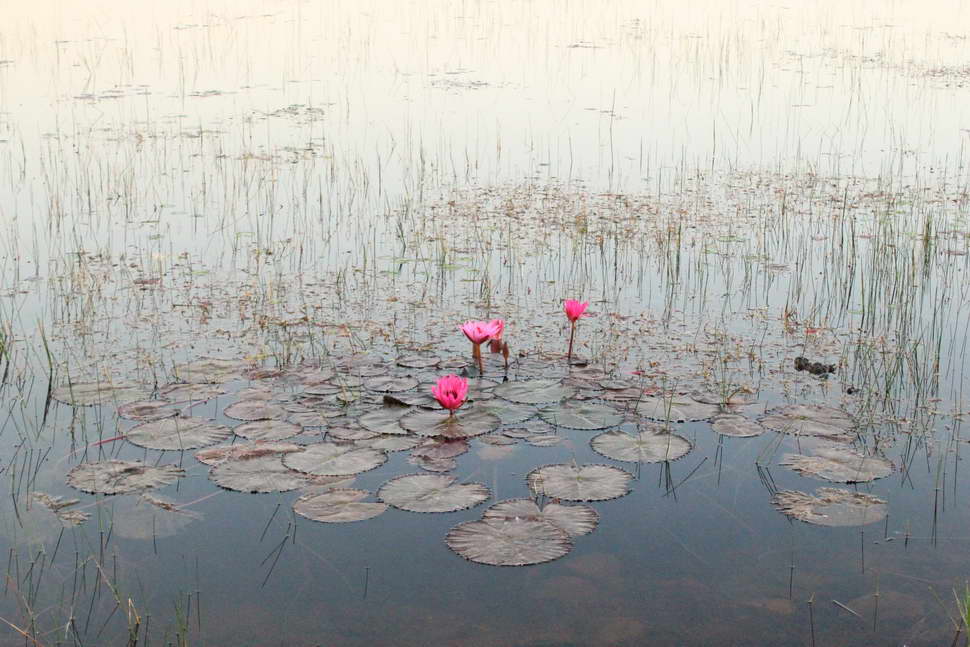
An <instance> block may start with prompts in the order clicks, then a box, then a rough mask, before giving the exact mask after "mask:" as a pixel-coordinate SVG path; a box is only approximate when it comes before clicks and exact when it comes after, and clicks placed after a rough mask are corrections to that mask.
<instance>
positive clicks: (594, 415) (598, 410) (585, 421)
mask: <svg viewBox="0 0 970 647" xmlns="http://www.w3.org/2000/svg"><path fill="white" fill-rule="evenodd" d="M539 417H540V418H542V419H543V420H545V421H546V422H548V423H549V424H551V425H556V426H558V427H568V428H570V429H585V430H593V429H606V428H607V427H615V426H616V425H618V424H620V423H621V422H623V414H621V413H620V412H619V411H617V410H616V409H614V408H613V407H610V406H607V405H605V404H593V403H588V402H563V403H561V404H557V405H554V406H551V407H546V408H545V409H541V410H540V411H539Z"/></svg>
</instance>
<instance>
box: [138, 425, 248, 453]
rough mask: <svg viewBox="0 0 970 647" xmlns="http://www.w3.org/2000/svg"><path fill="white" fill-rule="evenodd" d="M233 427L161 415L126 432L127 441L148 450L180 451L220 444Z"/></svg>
mask: <svg viewBox="0 0 970 647" xmlns="http://www.w3.org/2000/svg"><path fill="white" fill-rule="evenodd" d="M230 436H232V429H230V428H229V427H226V426H225V425H217V424H216V423H214V422H212V421H211V420H207V419H206V418H194V417H188V418H182V417H177V418H162V419H161V420H153V421H152V422H144V423H142V424H140V425H135V426H134V427H132V428H131V429H129V430H128V432H127V433H126V434H125V438H126V439H127V440H128V442H130V443H132V444H135V445H138V446H139V447H146V448H148V449H161V450H173V451H180V450H185V449H198V448H199V447H208V446H209V445H215V444H216V443H221V442H222V441H224V440H226V439H227V438H229V437H230Z"/></svg>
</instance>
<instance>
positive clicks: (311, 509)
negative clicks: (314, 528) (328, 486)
mask: <svg viewBox="0 0 970 647" xmlns="http://www.w3.org/2000/svg"><path fill="white" fill-rule="evenodd" d="M369 496H370V492H367V491H366V490H351V489H340V488H337V489H332V490H329V491H327V492H322V493H320V494H305V495H303V496H301V497H300V498H299V499H297V500H296V502H295V503H293V511H294V512H296V513H297V514H298V515H300V516H301V517H306V518H307V519H311V520H312V521H320V522H323V523H349V522H352V521H364V520H365V519H373V518H374V517H376V516H378V515H380V514H383V513H384V512H385V511H386V510H387V504H385V503H365V502H363V499H366V498H367V497H369Z"/></svg>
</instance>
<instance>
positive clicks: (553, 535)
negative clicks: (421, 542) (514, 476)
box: [445, 518, 572, 566]
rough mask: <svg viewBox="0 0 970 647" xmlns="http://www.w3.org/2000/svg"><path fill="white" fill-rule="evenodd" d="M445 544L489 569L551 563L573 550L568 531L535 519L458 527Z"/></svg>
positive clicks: (467, 524)
mask: <svg viewBox="0 0 970 647" xmlns="http://www.w3.org/2000/svg"><path fill="white" fill-rule="evenodd" d="M445 543H446V544H448V547H449V548H451V549H452V550H453V551H455V552H456V553H458V554H459V555H461V556H462V557H464V558H465V559H467V560H469V561H472V562H477V563H479V564H487V565H489V566H528V565H530V564H542V563H544V562H551V561H552V560H554V559H558V558H560V557H562V556H563V555H566V554H567V553H568V552H569V551H570V550H572V541H570V539H569V535H568V534H566V532H565V531H563V530H561V529H559V528H557V527H556V526H554V525H552V524H551V523H548V522H546V521H538V520H534V519H516V518H510V519H506V518H500V519H483V520H481V521H468V522H465V523H463V524H459V525H457V526H455V527H454V528H452V529H451V531H449V532H448V535H447V536H446V537H445Z"/></svg>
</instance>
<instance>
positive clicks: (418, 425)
mask: <svg viewBox="0 0 970 647" xmlns="http://www.w3.org/2000/svg"><path fill="white" fill-rule="evenodd" d="M398 422H399V424H400V425H401V427H403V428H404V429H407V430H408V431H413V432H414V433H416V434H418V435H419V436H440V437H442V438H449V439H453V440H457V439H460V438H473V437H475V436H481V435H482V434H487V433H488V432H490V431H494V430H495V429H498V428H499V427H500V426H501V424H502V421H501V420H500V419H499V417H498V416H496V415H493V414H491V413H486V412H485V411H482V410H479V409H470V410H468V411H460V412H459V413H456V414H455V415H453V416H452V415H449V413H448V412H447V411H413V412H411V413H409V414H407V415H405V416H402V417H401V419H400V420H399V421H398Z"/></svg>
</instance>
